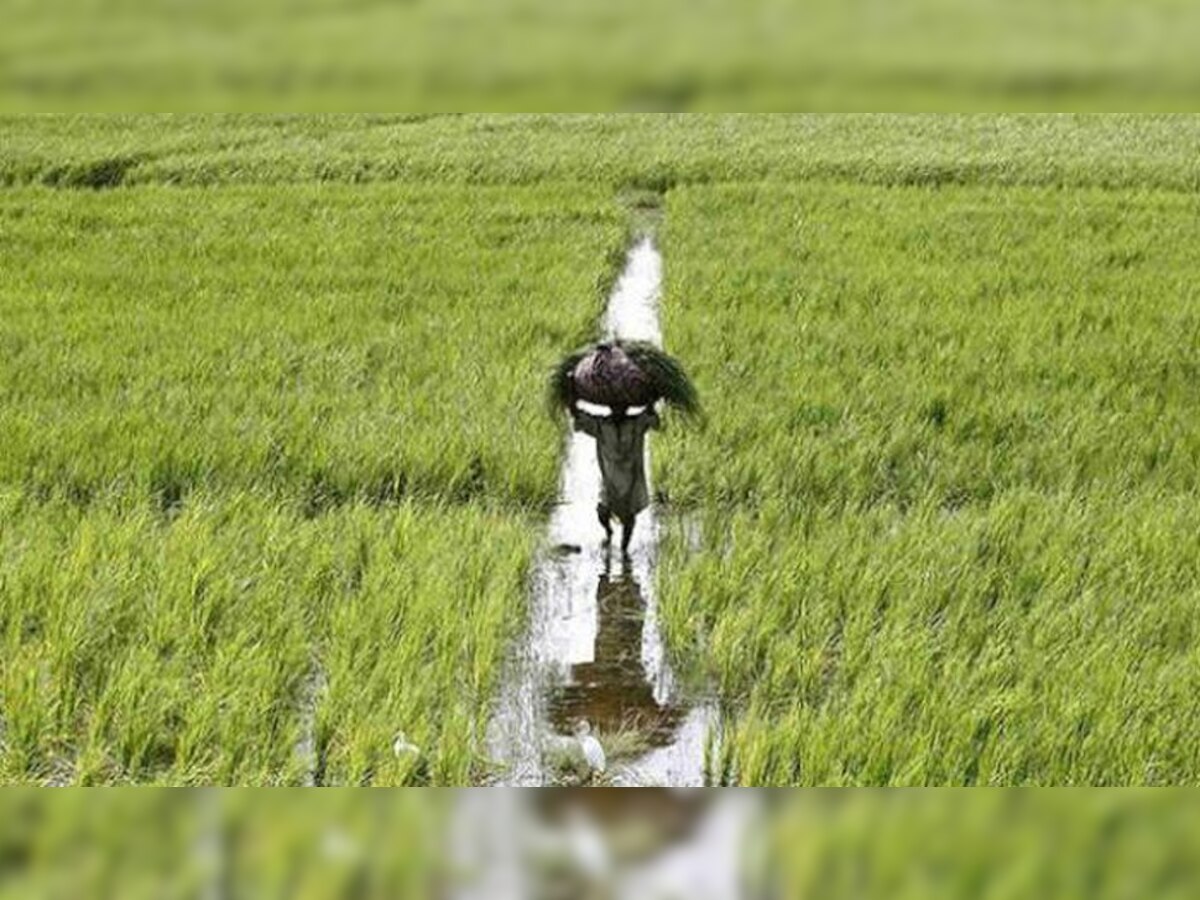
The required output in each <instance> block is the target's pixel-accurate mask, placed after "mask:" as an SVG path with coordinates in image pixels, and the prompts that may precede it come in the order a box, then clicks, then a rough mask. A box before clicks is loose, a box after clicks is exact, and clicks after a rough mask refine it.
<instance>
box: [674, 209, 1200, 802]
mask: <svg viewBox="0 0 1200 900" xmlns="http://www.w3.org/2000/svg"><path fill="white" fill-rule="evenodd" d="M666 221H667V225H666V235H665V241H664V247H665V255H666V258H667V259H668V260H669V261H670V264H669V265H668V267H667V277H668V283H667V286H666V299H665V302H664V309H665V310H666V322H665V329H664V330H665V333H666V334H667V335H668V336H669V337H670V344H671V347H672V349H673V350H674V351H675V352H677V353H678V354H679V355H680V356H681V357H683V358H686V359H688V360H689V363H690V365H691V367H692V370H693V372H694V373H695V376H696V381H697V384H698V385H699V386H700V388H701V390H703V391H704V393H705V396H706V401H707V403H706V405H707V407H708V411H709V416H710V428H709V430H708V431H707V432H706V433H705V434H704V435H698V434H696V433H692V432H678V433H674V434H668V435H665V436H664V437H663V438H662V439H661V440H660V441H659V442H658V443H656V445H655V450H656V454H655V458H654V463H655V478H656V484H657V485H659V487H660V489H661V490H663V491H664V492H665V493H666V494H667V495H668V496H669V497H670V499H671V502H672V503H673V504H674V505H675V506H676V507H677V508H678V509H680V510H682V511H687V512H688V513H689V514H690V515H691V516H692V518H693V519H694V520H695V521H696V522H697V523H698V528H699V532H700V534H701V535H702V538H701V541H700V547H699V549H698V550H693V549H691V548H690V547H689V546H688V544H687V543H686V542H685V541H684V539H683V536H682V535H677V536H675V537H672V538H671V540H670V542H669V545H668V548H667V552H666V555H665V559H664V564H663V566H662V568H661V570H660V572H659V587H660V591H661V597H662V605H663V611H664V622H665V626H666V628H667V630H668V634H669V638H670V642H671V643H672V645H673V647H674V651H675V653H676V654H677V655H679V656H681V657H683V658H685V659H686V658H689V657H693V656H700V657H701V658H704V659H706V660H707V662H708V666H709V670H710V672H711V673H712V676H713V678H714V680H715V682H716V684H717V686H718V687H719V689H720V692H721V694H722V699H723V701H724V702H725V704H726V705H727V706H728V707H730V708H731V709H732V710H733V711H734V713H733V715H732V721H731V722H730V723H729V726H728V732H727V738H728V741H729V742H730V745H729V747H728V748H727V752H728V754H729V755H730V759H729V760H728V762H727V764H726V768H727V769H728V770H729V772H730V773H731V774H730V777H732V778H733V779H735V780H737V781H739V782H740V783H743V784H753V785H775V784H780V785H784V784H806V785H807V784H906V785H913V784H916V785H921V784H940V785H944V784H997V785H1011V784H1190V783H1194V782H1196V781H1197V780H1198V779H1200V756H1198V755H1197V753H1196V752H1195V749H1194V746H1193V742H1192V741H1191V739H1190V738H1189V735H1190V734H1192V733H1194V731H1195V729H1196V728H1197V727H1200V720H1198V719H1197V715H1196V707H1195V704H1194V703H1193V702H1191V700H1190V699H1189V698H1190V697H1192V696H1193V695H1194V692H1195V691H1196V689H1197V673H1198V672H1200V667H1198V666H1197V655H1196V654H1197V649H1196V648H1197V643H1196V635H1197V634H1200V616H1198V615H1197V612H1196V610H1197V606H1196V602H1195V600H1196V598H1197V596H1200V578H1198V577H1197V575H1196V571H1195V566H1194V565H1193V561H1194V559H1195V558H1196V554H1197V552H1198V551H1200V547H1198V546H1197V545H1196V534H1197V533H1198V532H1197V526H1198V525H1200V522H1197V521H1196V520H1195V519H1196V517H1195V515H1194V512H1193V508H1194V505H1195V504H1194V492H1195V488H1196V485H1197V483H1198V482H1200V470H1198V469H1197V463H1196V460H1197V459H1200V455H1198V454H1197V452H1196V450H1197V448H1200V430H1198V426H1197V423H1198V422H1200V415H1198V413H1200V410H1198V409H1197V400H1196V395H1195V391H1194V390H1192V382H1193V374H1194V368H1195V364H1194V356H1195V351H1194V347H1195V336H1196V332H1197V327H1198V322H1200V320H1198V319H1197V313H1196V309H1197V302H1196V301H1197V297H1196V288H1195V283H1196V281H1197V279H1196V274H1197V273H1196V262H1195V255H1194V253H1193V252H1192V248H1193V247H1194V246H1195V243H1196V239H1197V237H1200V235H1198V234H1197V225H1196V221H1197V220H1196V217H1195V209H1194V203H1193V201H1192V200H1191V199H1190V198H1188V197H1185V196H1182V195H1174V194H1164V193H1154V192H1125V191H1048V190H1042V189H1023V188H1003V189H996V188H977V187H953V188H940V189H936V190H933V189H928V188H905V189H878V188H870V187H862V186H832V185H830V186H816V185H813V186H807V187H797V188H789V189H782V188H779V187H777V186H772V187H768V186H765V185H747V186H728V187H715V188H694V189H687V190H680V191H676V192H672V193H671V194H669V195H668V209H667V219H666ZM676 298H687V302H686V303H684V302H682V301H680V302H674V301H675V299H676Z"/></svg>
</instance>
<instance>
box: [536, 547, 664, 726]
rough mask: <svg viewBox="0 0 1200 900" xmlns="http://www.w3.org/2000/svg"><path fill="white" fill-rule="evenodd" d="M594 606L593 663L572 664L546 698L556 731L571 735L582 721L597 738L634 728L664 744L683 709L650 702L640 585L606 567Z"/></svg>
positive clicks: (629, 577)
mask: <svg viewBox="0 0 1200 900" xmlns="http://www.w3.org/2000/svg"><path fill="white" fill-rule="evenodd" d="M626 571H627V572H628V567H626ZM596 608H597V611H598V616H599V626H598V628H597V631H596V643H595V649H594V652H593V657H592V658H593V661H592V662H589V663H579V664H577V665H574V666H571V676H570V678H569V680H568V682H567V683H566V684H565V685H562V686H561V687H559V688H557V689H556V690H555V691H554V693H553V694H552V695H551V698H550V712H551V718H552V720H553V723H554V727H555V730H556V731H558V732H559V733H561V734H571V732H572V729H573V726H574V725H575V723H576V722H578V721H579V720H580V719H584V720H586V721H588V722H589V723H590V724H591V726H592V729H593V731H594V732H598V733H599V734H600V735H611V734H613V733H615V732H619V731H629V730H635V731H637V732H638V734H639V736H640V737H641V738H642V739H643V740H644V741H646V742H647V743H648V744H649V745H650V746H651V747H664V746H667V745H669V744H670V743H671V740H672V738H673V737H674V734H675V731H676V729H677V728H678V727H679V724H680V723H681V722H682V721H683V718H684V715H685V714H686V712H687V710H685V709H683V708H682V707H679V706H675V705H672V704H665V705H659V703H658V702H657V701H656V700H655V699H654V690H653V688H652V686H651V684H650V680H649V674H650V673H648V672H647V671H646V669H645V666H644V665H643V664H642V629H643V627H644V625H645V618H646V603H645V601H644V600H643V599H642V591H641V587H640V586H639V585H638V583H637V582H636V581H635V580H634V579H633V577H632V576H630V575H624V576H615V577H614V576H612V575H611V574H610V572H609V570H608V569H607V568H606V570H605V572H604V574H603V575H601V576H600V581H599V584H598V585H597V586H596Z"/></svg>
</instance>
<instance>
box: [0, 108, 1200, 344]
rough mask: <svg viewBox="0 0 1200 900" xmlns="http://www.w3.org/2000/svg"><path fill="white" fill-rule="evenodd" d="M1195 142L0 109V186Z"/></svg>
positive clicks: (1172, 168)
mask: <svg viewBox="0 0 1200 900" xmlns="http://www.w3.org/2000/svg"><path fill="white" fill-rule="evenodd" d="M871 108H874V109H877V108H879V105H878V104H872V107H871ZM843 109H844V107H843ZM1198 131H1200V116H1194V115H1173V116H1161V115H1148V114H1134V115H1098V114H1072V115H1054V116H1051V115H1028V114H1005V115H952V114H944V115H895V114H892V115H811V114H810V115H716V114H705V113H696V114H691V115H679V116H662V115H646V114H619V115H611V114H610V115H572V116H560V115H457V116H432V117H426V116H412V115H395V116H379V115H360V116H343V115H337V116H321V115H291V116H278V115H273V116H267V115H199V114H194V115H175V116H170V117H165V116H148V115H125V116H95V115H93V116H86V115H84V116H75V115H72V116H37V117H30V116H7V117H0V147H2V148H3V150H2V152H0V185H29V184H44V185H48V186H53V187H57V188H59V189H73V188H83V189H85V190H86V189H88V186H89V184H91V185H94V186H95V187H96V188H100V189H104V188H105V187H108V188H112V187H117V188H125V187H129V186H131V185H145V184H165V185H175V186H180V185H190V186H203V187H221V186H230V185H255V184H257V185H273V186H276V187H282V186H284V185H295V184H314V183H322V184H328V183H331V182H332V183H341V184H348V185H357V186H358V193H359V195H360V196H361V195H362V192H363V190H364V189H365V187H366V186H368V185H371V184H377V183H381V182H405V183H409V184H413V185H434V184H456V185H474V186H481V185H492V186H498V187H512V186H516V185H526V186H538V185H542V186H548V185H551V184H561V185H564V188H565V186H566V185H574V186H586V188H585V189H584V190H585V192H590V191H593V190H595V189H603V190H604V191H607V192H608V193H609V195H611V194H613V193H617V192H622V193H630V192H632V193H634V194H641V195H643V196H644V195H645V194H646V193H650V194H653V195H658V194H661V193H662V192H664V191H667V190H670V189H672V188H675V187H683V186H688V185H708V184H714V183H723V182H736V183H742V184H749V183H753V182H768V183H770V184H773V185H783V186H786V185H794V184H795V183H796V182H799V181H813V180H817V181H836V182H860V183H866V184H878V185H890V186H922V185H924V186H929V187H934V186H938V185H943V186H954V185H971V184H990V185H1030V186H1032V185H1041V186H1046V187H1057V186H1062V187H1139V186H1141V187H1161V188H1169V189H1173V190H1184V191H1190V190H1192V189H1194V188H1195V186H1196V184H1197V183H1200V160H1198V159H1197V157H1196V154H1195V152H1194V149H1195V146H1196V141H1197V132H1198ZM115 173H120V174H119V177H118V176H117V175H116V174H115ZM106 179H107V180H108V181H109V182H110V183H108V184H106V183H105V182H106ZM463 219H464V220H467V221H469V219H470V217H469V216H464V217H463ZM581 337H582V336H581ZM560 350H561V348H560Z"/></svg>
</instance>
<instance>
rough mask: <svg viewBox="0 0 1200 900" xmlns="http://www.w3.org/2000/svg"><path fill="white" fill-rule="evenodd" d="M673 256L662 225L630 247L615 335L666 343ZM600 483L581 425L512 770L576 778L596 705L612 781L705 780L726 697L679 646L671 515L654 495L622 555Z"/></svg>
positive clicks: (501, 707)
mask: <svg viewBox="0 0 1200 900" xmlns="http://www.w3.org/2000/svg"><path fill="white" fill-rule="evenodd" d="M662 268H663V263H662V257H661V255H660V254H659V252H658V249H657V248H656V247H655V245H654V243H653V240H652V239H651V238H650V237H643V238H641V239H640V240H639V241H638V242H637V243H636V244H635V245H634V246H633V247H632V248H631V249H630V251H629V253H628V256H627V258H626V263H625V268H624V271H623V272H622V273H621V276H620V278H619V280H618V281H617V283H616V285H615V287H614V289H613V291H612V294H611V295H610V298H609V302H608V307H607V311H606V314H605V320H604V325H605V333H606V336H607V337H609V338H624V339H631V340H632V339H636V340H646V341H651V342H653V343H655V344H659V345H661V343H662V333H661V330H660V328H659V320H658V304H659V299H660V296H661V288H662ZM652 440H653V439H652V438H651V441H652ZM648 443H649V442H648ZM647 453H649V449H648V450H647ZM599 492H600V476H599V469H598V466H597V464H596V449H595V442H594V441H593V440H592V438H590V437H588V436H586V435H583V434H571V435H570V436H569V437H568V439H567V445H566V454H565V459H564V463H563V470H562V480H561V487H560V492H559V502H558V504H557V506H556V508H555V511H554V514H553V516H552V518H551V520H550V526H549V535H548V541H547V545H548V546H547V549H546V550H544V551H543V552H542V554H541V556H540V557H539V559H538V561H537V563H536V569H535V572H534V576H533V583H532V597H531V603H530V613H529V615H530V623H529V627H528V631H527V633H526V635H525V636H524V638H523V639H522V640H521V642H520V644H519V646H518V647H517V649H516V652H515V653H514V656H513V658H512V659H511V661H510V664H509V666H508V670H507V672H506V676H505V681H504V684H503V687H502V689H501V694H500V699H499V704H498V708H497V711H496V713H495V716H494V718H493V720H492V722H491V725H490V728H489V735H488V743H489V749H490V752H491V755H492V758H493V759H494V760H495V761H496V762H497V763H498V765H499V766H500V767H501V769H502V774H501V775H500V777H499V783H500V784H504V785H511V786H543V785H552V784H561V783H569V776H568V779H564V767H565V768H566V769H568V770H569V765H565V764H569V762H570V761H571V759H572V757H573V755H574V754H575V752H576V751H577V744H576V743H574V738H572V737H571V735H572V730H573V727H574V725H575V723H576V722H577V721H579V720H580V719H583V720H586V721H587V722H588V723H589V724H590V726H591V728H592V731H593V733H594V734H595V736H596V737H597V739H598V740H599V741H600V743H601V745H602V746H603V747H604V749H605V752H606V755H607V756H608V759H609V767H608V771H607V772H606V774H605V776H604V778H603V783H606V784H609V785H613V786H658V787H695V786H701V785H703V784H704V782H705V778H704V759H705V745H706V742H707V740H708V735H709V733H710V732H711V731H712V726H713V725H714V723H715V720H716V717H715V710H714V707H713V706H711V705H709V704H707V703H695V702H692V699H691V698H689V697H688V696H687V695H686V693H685V691H683V690H682V687H681V686H680V685H678V684H677V682H676V679H675V677H674V673H673V672H672V671H671V667H670V665H669V664H668V662H667V659H666V653H665V651H664V647H663V641H662V637H661V634H660V631H659V624H658V607H657V602H656V597H655V593H654V574H655V561H656V554H657V547H658V537H659V529H660V522H659V520H658V518H657V516H656V513H655V510H654V509H653V507H652V508H650V509H648V510H646V511H645V512H643V513H642V514H641V515H640V516H639V517H638V523H637V529H636V531H635V532H634V538H633V544H632V546H631V547H630V552H629V556H628V557H627V558H622V555H621V553H620V552H619V550H616V549H611V548H606V547H605V546H603V543H602V540H601V539H602V537H603V532H602V531H601V528H600V525H599V523H598V522H597V519H596V502H597V500H598V498H599Z"/></svg>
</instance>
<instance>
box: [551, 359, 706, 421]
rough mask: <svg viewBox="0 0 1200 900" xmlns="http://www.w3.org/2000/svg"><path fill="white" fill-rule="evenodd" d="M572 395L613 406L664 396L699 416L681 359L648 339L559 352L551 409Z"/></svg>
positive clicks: (569, 403)
mask: <svg viewBox="0 0 1200 900" xmlns="http://www.w3.org/2000/svg"><path fill="white" fill-rule="evenodd" d="M576 400H585V401H587V402H588V403H596V404H600V405H602V406H608V407H610V408H612V409H628V408H630V407H637V406H649V405H651V404H653V403H655V402H656V401H658V400H662V401H663V402H664V403H666V404H667V405H668V406H671V407H673V408H674V409H677V410H678V411H679V412H681V413H683V414H684V415H686V416H690V417H696V418H698V417H700V415H701V410H700V398H699V396H698V395H697V393H696V388H695V386H694V385H693V384H692V381H691V379H690V378H688V376H687V373H686V372H685V371H684V369H683V366H682V365H680V363H679V361H678V360H677V359H675V358H674V357H673V356H671V355H670V354H668V353H664V352H663V351H662V350H660V349H659V348H658V347H656V346H654V345H653V344H651V343H649V342H647V341H620V340H617V341H602V342H601V343H598V344H594V345H592V346H590V347H585V348H583V349H582V350H577V351H575V352H574V353H571V354H568V355H567V356H565V357H563V359H562V361H561V362H559V364H558V365H557V366H555V368H554V371H553V372H552V373H551V376H550V385H549V401H550V409H551V412H554V413H556V412H557V411H558V410H560V409H562V408H564V407H566V408H567V409H570V408H571V407H572V406H573V405H574V403H575V401H576Z"/></svg>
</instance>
